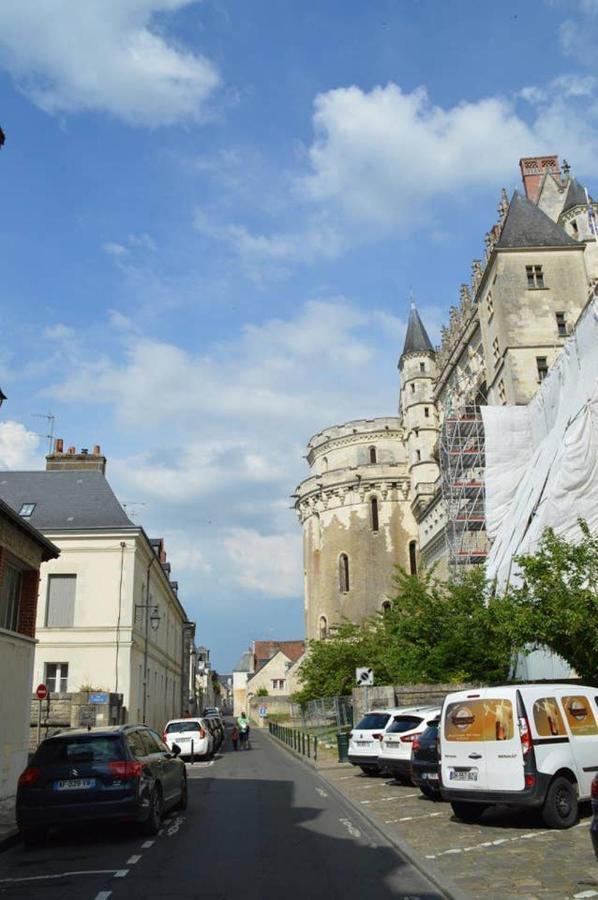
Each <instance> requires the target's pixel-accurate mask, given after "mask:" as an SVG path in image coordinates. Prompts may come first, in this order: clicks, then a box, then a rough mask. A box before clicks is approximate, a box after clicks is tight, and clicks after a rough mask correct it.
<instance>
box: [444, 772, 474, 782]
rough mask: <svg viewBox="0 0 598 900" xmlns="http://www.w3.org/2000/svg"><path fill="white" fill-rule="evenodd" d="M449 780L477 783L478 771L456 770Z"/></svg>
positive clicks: (451, 773)
mask: <svg viewBox="0 0 598 900" xmlns="http://www.w3.org/2000/svg"><path fill="white" fill-rule="evenodd" d="M449 778H450V780H451V781H477V780H478V770H477V769H469V770H468V771H464V772H456V771H455V770H454V769H452V770H451V772H450V775H449Z"/></svg>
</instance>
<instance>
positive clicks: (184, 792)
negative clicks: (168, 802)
mask: <svg viewBox="0 0 598 900" xmlns="http://www.w3.org/2000/svg"><path fill="white" fill-rule="evenodd" d="M188 800H189V791H188V788H187V776H186V775H183V783H182V785H181V799H180V800H179V802H178V803H177V805H176V806H175V809H187V803H188Z"/></svg>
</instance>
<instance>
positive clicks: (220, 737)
mask: <svg viewBox="0 0 598 900" xmlns="http://www.w3.org/2000/svg"><path fill="white" fill-rule="evenodd" d="M204 721H205V722H206V723H207V725H208V728H209V729H210V731H211V733H212V736H213V738H214V752H216V751H217V750H219V749H220V747H221V746H222V744H223V742H224V739H225V738H226V725H225V723H224V719H223V718H222V717H221V716H219V715H216V713H211V714H210V715H207V716H205V718H204Z"/></svg>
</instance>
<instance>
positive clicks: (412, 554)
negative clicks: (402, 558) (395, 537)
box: [409, 541, 417, 575]
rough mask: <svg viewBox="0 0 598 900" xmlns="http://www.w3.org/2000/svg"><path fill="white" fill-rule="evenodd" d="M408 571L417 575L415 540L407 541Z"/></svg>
mask: <svg viewBox="0 0 598 900" xmlns="http://www.w3.org/2000/svg"><path fill="white" fill-rule="evenodd" d="M409 573H410V574H411V575H417V541H409Z"/></svg>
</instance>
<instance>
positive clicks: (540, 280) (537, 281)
mask: <svg viewBox="0 0 598 900" xmlns="http://www.w3.org/2000/svg"><path fill="white" fill-rule="evenodd" d="M525 274H526V276H527V286H528V288H529V289H530V290H531V289H533V288H543V287H544V272H543V271H542V266H526V267H525Z"/></svg>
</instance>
